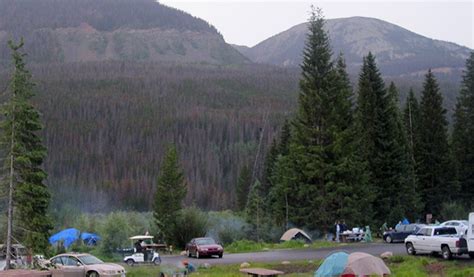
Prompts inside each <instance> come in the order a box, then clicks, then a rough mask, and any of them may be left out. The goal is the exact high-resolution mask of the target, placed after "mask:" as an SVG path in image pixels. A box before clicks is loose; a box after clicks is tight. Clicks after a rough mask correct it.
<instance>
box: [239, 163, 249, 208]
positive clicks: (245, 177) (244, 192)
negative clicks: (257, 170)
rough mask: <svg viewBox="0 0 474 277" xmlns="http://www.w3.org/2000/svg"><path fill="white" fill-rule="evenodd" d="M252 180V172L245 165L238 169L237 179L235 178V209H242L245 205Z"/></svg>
mask: <svg viewBox="0 0 474 277" xmlns="http://www.w3.org/2000/svg"><path fill="white" fill-rule="evenodd" d="M251 182H252V173H251V172H250V169H249V167H248V166H247V165H244V166H243V167H242V169H241V170H240V174H239V179H238V180H237V188H236V194H237V210H238V211H243V210H244V209H245V206H246V205H247V198H248V194H249V191H250V186H251Z"/></svg>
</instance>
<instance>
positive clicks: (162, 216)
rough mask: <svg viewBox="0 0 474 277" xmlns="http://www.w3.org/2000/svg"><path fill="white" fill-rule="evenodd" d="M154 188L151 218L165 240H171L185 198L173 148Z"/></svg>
mask: <svg viewBox="0 0 474 277" xmlns="http://www.w3.org/2000/svg"><path fill="white" fill-rule="evenodd" d="M160 171H161V173H160V176H159V177H158V185H157V187H156V193H155V201H154V212H153V217H154V219H155V222H156V224H157V226H158V228H159V230H160V232H161V236H162V237H163V238H164V239H165V240H168V242H169V241H170V240H172V238H173V230H174V229H175V228H176V227H179V226H176V222H177V217H178V214H179V212H180V211H181V209H182V205H183V200H184V198H185V197H186V193H187V187H186V182H185V180H184V173H183V169H182V168H181V166H180V165H179V161H178V152H177V151H176V148H175V147H174V146H171V147H169V148H168V150H167V152H166V154H165V157H164V160H163V165H162V166H161V170H160Z"/></svg>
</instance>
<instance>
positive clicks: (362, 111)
mask: <svg viewBox="0 0 474 277" xmlns="http://www.w3.org/2000/svg"><path fill="white" fill-rule="evenodd" d="M396 99H397V96H396V89H395V86H394V85H393V86H391V89H390V92H388V91H387V90H386V89H385V84H384V82H383V80H382V77H381V74H380V72H379V70H378V68H377V66H376V63H375V57H374V56H373V55H372V54H371V53H369V55H368V56H367V57H365V58H364V62H363V66H362V71H361V74H360V77H359V96H358V103H357V104H358V107H357V109H358V110H357V126H358V129H359V137H360V138H361V149H362V155H363V156H364V158H365V160H366V161H367V162H368V169H369V171H370V174H371V176H370V183H371V184H372V185H373V186H375V187H374V192H375V194H376V197H375V201H374V211H375V219H376V221H377V223H378V224H381V223H383V222H385V221H388V222H389V223H390V224H394V223H395V222H397V221H398V220H400V218H402V217H403V216H406V214H407V213H408V211H407V207H410V209H411V207H412V205H415V203H407V202H406V201H405V200H404V195H403V194H404V192H406V191H408V190H411V189H412V188H410V185H409V184H408V180H409V178H410V177H409V176H411V173H410V171H409V169H408V168H407V167H406V157H407V155H406V153H405V151H406V149H405V148H404V145H403V140H404V136H403V128H402V123H401V118H400V116H399V111H398V108H397V104H396V103H397V100H396Z"/></svg>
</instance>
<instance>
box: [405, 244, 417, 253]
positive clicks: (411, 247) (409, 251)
mask: <svg viewBox="0 0 474 277" xmlns="http://www.w3.org/2000/svg"><path fill="white" fill-rule="evenodd" d="M406 248H407V253H408V255H415V254H416V251H415V247H413V243H411V242H409V243H407V244H406Z"/></svg>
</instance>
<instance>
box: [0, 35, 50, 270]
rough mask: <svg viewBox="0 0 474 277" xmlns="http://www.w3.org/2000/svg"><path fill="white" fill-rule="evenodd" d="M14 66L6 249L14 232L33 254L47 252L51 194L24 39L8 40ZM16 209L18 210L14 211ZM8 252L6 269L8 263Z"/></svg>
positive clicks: (7, 121)
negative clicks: (44, 166) (18, 41)
mask: <svg viewBox="0 0 474 277" xmlns="http://www.w3.org/2000/svg"><path fill="white" fill-rule="evenodd" d="M8 45H9V46H10V49H11V50H12V58H13V62H14V66H15V70H14V72H13V76H12V79H11V82H10V86H9V91H10V92H11V93H10V95H9V99H8V101H7V103H6V104H5V106H4V107H3V115H4V119H3V122H2V124H1V128H2V135H3V137H2V140H3V143H2V146H4V147H5V149H4V150H5V152H4V153H5V158H4V160H5V168H6V169H7V172H8V176H7V178H5V179H7V180H8V191H9V205H8V206H9V207H8V219H9V223H8V228H7V229H8V234H7V236H8V237H7V249H8V250H7V251H8V252H9V250H10V249H9V246H10V245H11V239H12V234H13V231H15V229H16V231H17V233H18V234H19V237H17V239H19V240H20V241H21V242H22V243H24V244H25V246H26V247H27V248H29V249H31V250H32V252H33V253H43V254H46V253H45V251H47V249H48V246H49V243H48V237H49V232H50V230H51V229H52V222H51V219H50V217H49V216H48V206H49V202H50V194H49V191H48V188H47V186H46V185H45V184H44V180H45V179H46V177H47V174H46V172H45V171H44V170H43V169H42V164H43V160H44V158H45V157H46V148H45V147H44V146H43V145H42V142H41V138H40V136H39V134H38V133H39V131H41V129H42V125H41V121H40V115H39V113H38V111H37V110H36V109H35V107H34V106H33V105H32V104H31V98H32V97H33V96H34V93H33V89H34V84H33V82H32V81H31V74H30V72H29V71H28V70H27V69H26V64H25V61H24V57H25V55H26V54H24V53H22V52H21V49H22V47H23V40H21V41H20V43H19V44H14V43H13V42H12V41H9V43H8ZM14 207H15V208H16V210H17V212H16V213H15V212H14V211H13V208H14ZM15 214H17V215H18V220H17V222H18V223H17V224H16V225H15V226H17V227H18V228H15V229H14V228H13V227H14V225H13V217H14V215H15ZM9 259H10V255H7V268H8V267H9V266H10V264H9V262H10V260H9Z"/></svg>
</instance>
